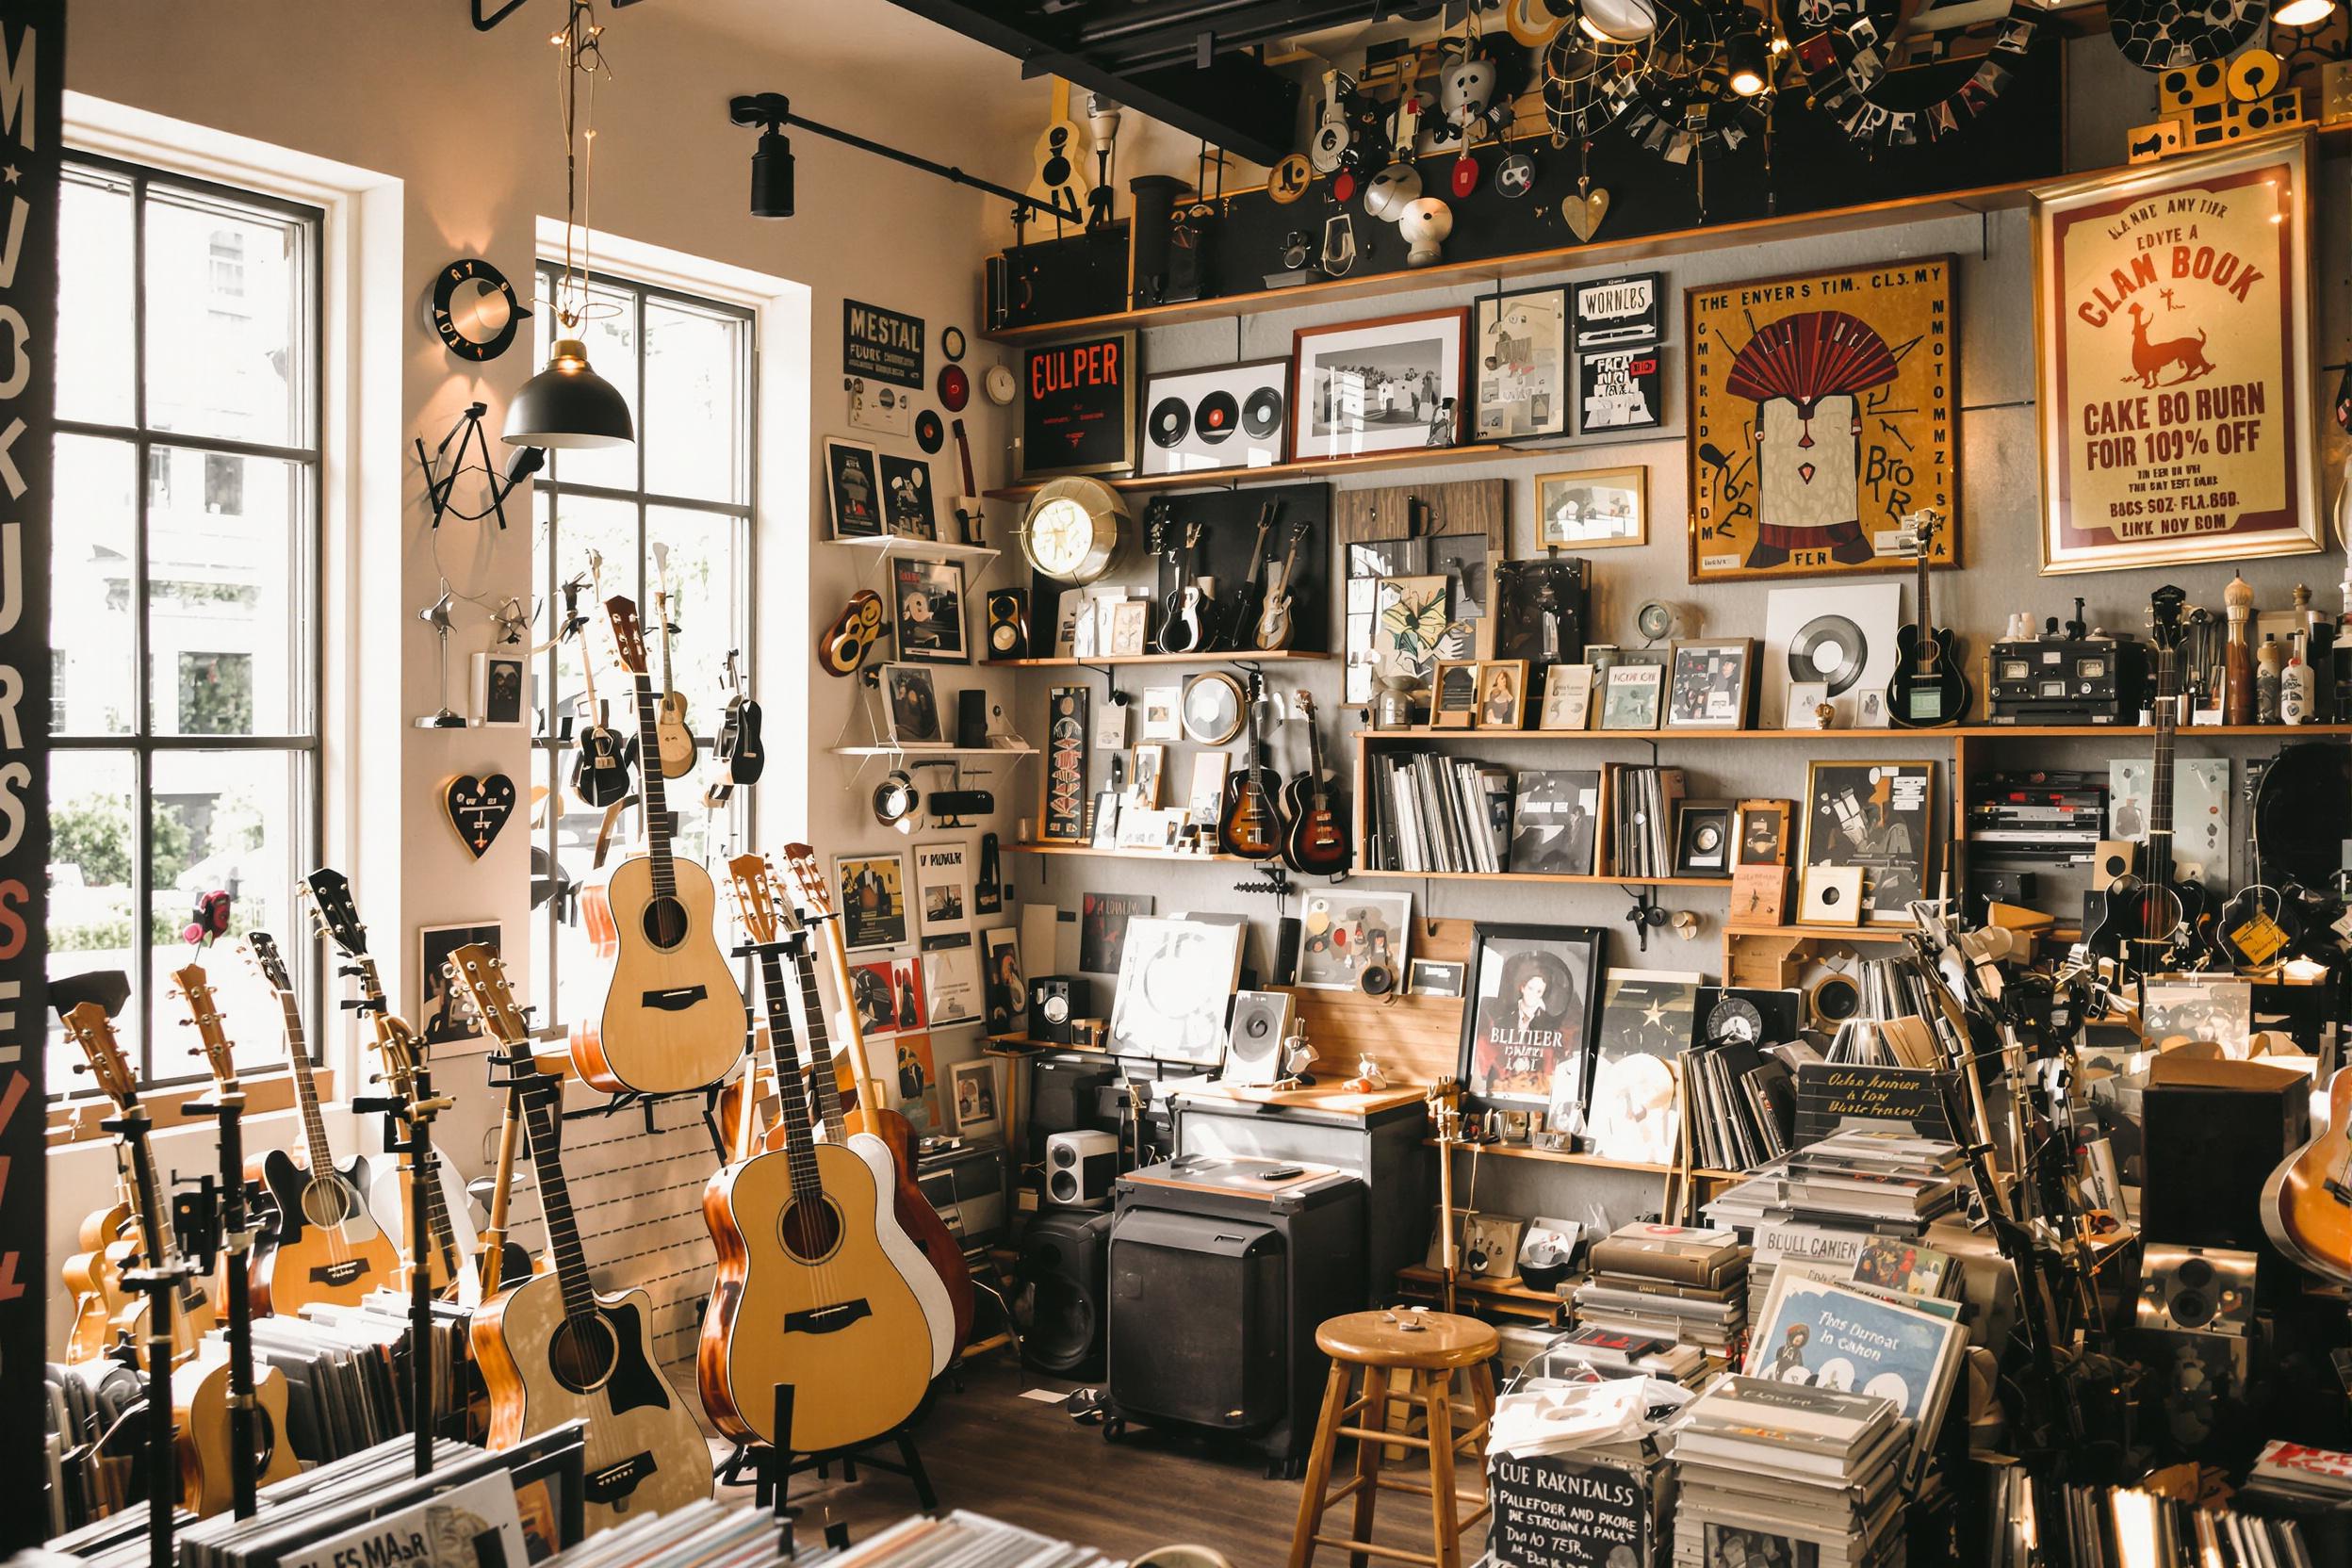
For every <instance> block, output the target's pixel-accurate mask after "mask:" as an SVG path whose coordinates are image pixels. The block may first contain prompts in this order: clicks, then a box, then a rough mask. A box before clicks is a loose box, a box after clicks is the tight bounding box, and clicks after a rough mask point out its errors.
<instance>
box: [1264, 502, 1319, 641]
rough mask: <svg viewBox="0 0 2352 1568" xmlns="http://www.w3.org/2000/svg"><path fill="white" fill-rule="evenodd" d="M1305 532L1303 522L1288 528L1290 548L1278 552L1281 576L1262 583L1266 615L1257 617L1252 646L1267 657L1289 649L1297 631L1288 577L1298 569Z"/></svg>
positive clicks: (1292, 595)
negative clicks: (1265, 653) (1277, 651)
mask: <svg viewBox="0 0 2352 1568" xmlns="http://www.w3.org/2000/svg"><path fill="white" fill-rule="evenodd" d="M1306 531H1307V525H1306V523H1305V521H1304V520H1303V519H1302V520H1300V521H1299V522H1297V523H1293V524H1292V525H1291V529H1290V545H1289V547H1287V548H1285V549H1284V550H1283V551H1282V570H1281V573H1280V574H1279V575H1278V576H1276V577H1274V578H1272V579H1269V580H1268V581H1267V583H1266V613H1264V614H1262V615H1260V616H1259V617H1258V624H1257V636H1256V642H1257V645H1258V646H1259V647H1260V648H1261V649H1263V650H1265V651H1266V652H1267V653H1272V652H1274V651H1276V650H1277V649H1280V648H1286V647H1288V646H1290V639H1291V636H1292V634H1293V633H1294V632H1296V631H1297V629H1298V624H1297V622H1295V621H1294V620H1293V619H1292V618H1291V613H1290V608H1291V605H1292V603H1293V602H1294V601H1295V600H1296V598H1297V595H1296V594H1295V593H1294V592H1293V590H1292V584H1291V574H1292V573H1294V572H1296V571H1297V570H1298V569H1299V540H1300V539H1302V538H1304V537H1305V536H1306Z"/></svg>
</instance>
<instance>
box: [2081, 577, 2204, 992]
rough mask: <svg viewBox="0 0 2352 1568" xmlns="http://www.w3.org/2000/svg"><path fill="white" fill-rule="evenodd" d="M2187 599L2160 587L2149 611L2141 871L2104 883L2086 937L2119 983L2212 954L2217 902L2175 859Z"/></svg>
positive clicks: (2196, 965) (2196, 963) (2194, 964)
mask: <svg viewBox="0 0 2352 1568" xmlns="http://www.w3.org/2000/svg"><path fill="white" fill-rule="evenodd" d="M2186 597H2187V596H2186V595H2184V594H2183V593H2181V591H2180V589H2179V588H2176V587H2172V586H2169V585H2167V586H2165V587H2163V588H2159V589H2157V590H2156V592H2155V594H2154V595H2153V596H2152V598H2151V602H2150V605H2149V610H2148V619H2149V624H2150V626H2151V628H2152V630H2151V633H2150V639H2151V641H2153V642H2154V643H2155V645H2156V743H2155V747H2154V757H2155V766H2154V772H2153V773H2152V774H2151V776H2150V777H2149V781H2148V841H2147V842H2146V843H2144V844H2142V845H2141V846H2140V869H2139V871H2138V872H2137V873H2136V874H2133V873H2130V872H2127V873H2125V874H2123V875H2121V876H2119V877H2117V878H2115V881H2114V882H2113V883H2112V884H2111V885H2110V886H2109V887H2108V888H2107V890H2106V891H2107V911H2106V913H2105V915H2103V916H2102V917H2101V918H2100V920H2099V925H2098V926H2097V928H2096V929H2094V930H2093V931H2092V932H2091V934H2090V936H2089V937H2088V938H2086V939H2084V942H2083V945H2084V947H2086V948H2087V949H2088V950H2089V951H2090V952H2091V953H2093V954H2095V955H2097V956H2099V957H2102V958H2109V959H2113V960H2114V961H2115V965H2116V967H2117V971H2118V972H2117V974H2116V977H2115V978H2116V980H2117V982H2118V983H2120V981H2121V980H2122V979H2123V977H2124V976H2125V975H2126V974H2130V973H2134V972H2136V973H2142V974H2154V973H2159V972H2168V971H2173V970H2184V969H2200V968H2202V967H2204V965H2205V963H2206V962H2207V960H2208V959H2210V958H2211V956H2212V955H2213V942H2212V928H2213V900H2212V898H2211V896H2210V895H2209V894H2208V893H2207V892H2206V891H2205V890H2204V888H2202V887H2201V886H2199V885H2198V884H2197V883H2195V882H2184V881H2180V880H2178V879H2177V878H2176V877H2175V876H2174V874H2173V863H2172V774H2173V755H2172V753H2173V735H2174V729H2175V727H2176V725H2177V723H2178V721H2179V715H2180V672H2179V664H2180V643H2181V640H2182V638H2183V637H2184V636H2185V635H2186V632H2185V629H2184V628H2183V627H2182V626H2181V624H2180V604H2181V601H2182V600H2183V599H2184V598H2186Z"/></svg>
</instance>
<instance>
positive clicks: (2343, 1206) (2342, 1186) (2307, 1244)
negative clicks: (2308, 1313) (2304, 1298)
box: [2262, 1067, 2352, 1283]
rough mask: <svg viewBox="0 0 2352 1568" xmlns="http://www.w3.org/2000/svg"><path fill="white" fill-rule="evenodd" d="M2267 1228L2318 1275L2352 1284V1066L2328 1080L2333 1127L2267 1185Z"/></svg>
mask: <svg viewBox="0 0 2352 1568" xmlns="http://www.w3.org/2000/svg"><path fill="white" fill-rule="evenodd" d="M2262 1229H2263V1230H2264V1231H2265V1232H2266V1233H2269V1236H2270V1239H2271V1240H2272V1241H2273V1242H2275V1243H2276V1244H2277V1245H2278V1250H2280V1251H2282V1252H2284V1253H2286V1255H2287V1256H2289V1257H2291V1258H2293V1259H2294V1260H2295V1262H2297V1263H2299V1264H2301V1265H2302V1266H2304V1267H2306V1268H2308V1269H2310V1270H2311V1272H2312V1273H2314V1274H2321V1275H2325V1276H2326V1277H2327V1278H2328V1279H2331V1280H2341V1281H2344V1282H2347V1283H2352V1067H2347V1068H2338V1069H2337V1070H2336V1075H2335V1076H2334V1077H2333V1078H2331V1079H2329V1080H2328V1081H2327V1129H2326V1131H2324V1132H2322V1133H2320V1134H2319V1135H2317V1136H2316V1137H2314V1138H2312V1139H2311V1141H2310V1142H2309V1143H2307V1144H2305V1145H2304V1146H2303V1147H2302V1148H2300V1149H2298V1150H2296V1151H2295V1152H2294V1153H2293V1154H2291V1155H2289V1156H2288V1157H2287V1158H2286V1160H2284V1161H2283V1162H2282V1163H2281V1164H2280V1165H2279V1167H2278V1169H2276V1170H2274V1171H2272V1172H2271V1173H2270V1179H2269V1180H2268V1181H2265V1182H2264V1183H2263V1184H2262Z"/></svg>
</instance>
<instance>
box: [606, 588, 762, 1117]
mask: <svg viewBox="0 0 2352 1568" xmlns="http://www.w3.org/2000/svg"><path fill="white" fill-rule="evenodd" d="M604 609H605V614H606V617H607V618H608V619H609V620H610V621H611V622H612V626H613V651H614V655H615V657H616V658H617V659H618V661H619V663H620V666H621V668H623V669H624V670H626V671H628V672H629V677H630V678H631V680H632V681H633V682H634V684H635V686H636V694H637V734H638V748H639V752H640V755H642V756H646V757H652V756H656V755H658V754H659V749H660V743H659V742H658V740H657V739H656V737H655V734H654V727H655V724H656V712H657V705H656V703H655V699H654V693H653V682H652V680H651V678H649V677H648V676H647V674H646V671H645V643H644V640H643V639H642V638H641V637H640V636H639V635H638V629H637V606H636V605H635V604H634V603H632V602H631V601H630V600H629V598H628V597H627V596H622V595H615V596H613V597H612V598H609V599H607V600H605V601H604ZM644 773H645V797H644V801H643V806H644V814H645V853H644V854H642V855H632V856H630V857H629V858H628V859H625V860H623V861H621V862H620V863H619V864H618V865H616V866H614V867H613V869H612V871H611V872H610V873H608V874H605V875H603V876H601V877H598V878H596V879H594V880H592V881H590V882H589V883H588V884H587V885H586V886H585V887H583V888H582V889H581V890H580V917H581V920H582V922H583V923H585V924H586V926H587V928H588V937H589V940H590V942H591V944H592V945H593V947H594V950H595V952H596V956H597V958H598V959H599V960H600V961H601V962H602V963H603V964H604V966H605V970H604V976H603V995H602V997H601V999H600V1000H598V1001H596V1002H593V1003H591V1004H590V1005H588V1006H587V1007H586V1008H584V1009H583V1010H582V1011H581V1013H580V1017H579V1019H578V1020H577V1021H574V1023H573V1024H572V1037H571V1049H572V1062H573V1065H574V1066H576V1067H577V1068H578V1069H579V1070H580V1077H581V1078H583V1079H585V1080H586V1081H587V1082H588V1083H589V1084H590V1085H592V1086H595V1087H596V1088H599V1089H602V1090H603V1091H604V1092H605V1093H607V1094H620V1093H624V1092H626V1091H629V1090H636V1091H638V1092H641V1093H645V1094H674V1093H678V1092H680V1091H683V1090H687V1089H699V1088H704V1087H707V1086H710V1085H711V1084H715V1083H717V1082H718V1081H719V1080H720V1079H721V1078H724V1077H725V1076H727V1069H729V1068H731V1067H733V1066H734V1065H735V1058H736V1057H737V1056H739V1055H741V1054H743V991H742V989H741V988H738V987H737V985H736V983H735V970H734V967H733V966H732V965H730V964H729V963H728V962H727V955H726V954H725V953H723V952H721V951H720V949H719V941H718V938H717V936H716V935H715V934H714V925H713V917H714V916H715V915H716V913H717V906H718V894H717V890H715V889H714V888H712V886H711V874H710V873H709V872H707V871H705V870H703V869H702V867H700V866H699V865H697V864H695V863H694V861H692V860H684V859H680V858H678V857H677V856H675V855H673V854H672V853H671V851H670V809H669V803H668V801H667V800H666V799H664V798H663V795H662V770H661V768H660V767H658V766H656V767H647V768H645V770H644Z"/></svg>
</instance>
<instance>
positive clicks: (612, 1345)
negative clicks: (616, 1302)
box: [547, 1317, 621, 1394]
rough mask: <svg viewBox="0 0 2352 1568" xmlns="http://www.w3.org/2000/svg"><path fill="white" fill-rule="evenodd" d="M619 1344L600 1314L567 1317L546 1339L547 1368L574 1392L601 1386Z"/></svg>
mask: <svg viewBox="0 0 2352 1568" xmlns="http://www.w3.org/2000/svg"><path fill="white" fill-rule="evenodd" d="M620 1350H621V1344H620V1341H619V1340H618V1339H617V1338H615V1337H614V1336H613V1330H612V1328H611V1327H610V1326H609V1325H608V1324H607V1323H606V1322H605V1320H604V1319H603V1318H601V1317H586V1318H579V1317H567V1318H565V1319H564V1321H563V1323H562V1324H561V1325H560V1326H559V1327H558V1328H557V1329H556V1331H555V1337H554V1338H553V1339H551V1340H549V1341H548V1342H547V1368H548V1370H549V1371H551V1372H553V1373H554V1374H555V1380H556V1381H557V1382H560V1383H562V1384H563V1385H564V1387H565V1388H568V1389H570V1390H571V1391H572V1392H573V1393H574V1394H586V1393H589V1392H590V1391H591V1390H594V1389H597V1388H601V1387H603V1386H604V1380H606V1379H607V1378H610V1377H611V1376H613V1365H614V1364H616V1363H617V1362H618V1361H619V1360H620Z"/></svg>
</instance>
